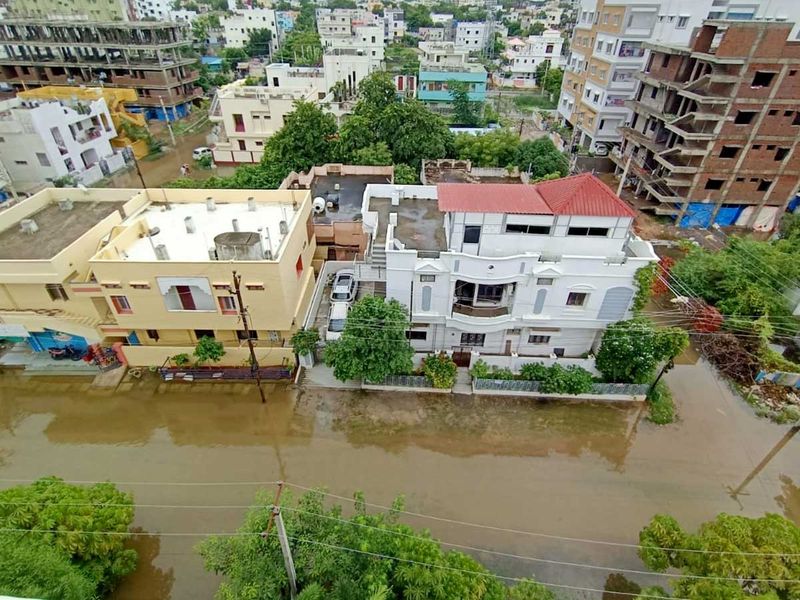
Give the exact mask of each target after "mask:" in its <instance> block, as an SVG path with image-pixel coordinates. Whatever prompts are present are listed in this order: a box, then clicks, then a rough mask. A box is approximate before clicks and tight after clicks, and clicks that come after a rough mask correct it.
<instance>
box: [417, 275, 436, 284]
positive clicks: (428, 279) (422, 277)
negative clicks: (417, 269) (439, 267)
mask: <svg viewBox="0 0 800 600" xmlns="http://www.w3.org/2000/svg"><path fill="white" fill-rule="evenodd" d="M419 280H420V282H422V283H433V282H434V281H436V275H420V276H419Z"/></svg>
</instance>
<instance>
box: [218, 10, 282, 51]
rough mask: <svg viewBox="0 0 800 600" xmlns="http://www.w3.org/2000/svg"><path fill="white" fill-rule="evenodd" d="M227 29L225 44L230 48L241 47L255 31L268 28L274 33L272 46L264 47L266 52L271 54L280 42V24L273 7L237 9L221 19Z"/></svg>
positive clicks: (271, 41)
mask: <svg viewBox="0 0 800 600" xmlns="http://www.w3.org/2000/svg"><path fill="white" fill-rule="evenodd" d="M220 21H221V24H222V26H223V28H224V29H225V46H226V47H228V48H241V47H243V46H244V45H245V44H246V43H247V40H249V39H250V34H251V33H252V32H253V31H257V30H260V29H268V30H269V31H270V32H271V33H272V39H271V40H270V47H269V48H265V49H264V54H267V53H268V52H269V54H270V55H271V54H272V53H273V52H275V50H276V48H277V44H278V26H277V21H276V18H275V11H274V10H272V9H271V8H248V9H245V10H236V11H234V13H233V14H232V15H230V16H228V17H224V18H222V19H220Z"/></svg>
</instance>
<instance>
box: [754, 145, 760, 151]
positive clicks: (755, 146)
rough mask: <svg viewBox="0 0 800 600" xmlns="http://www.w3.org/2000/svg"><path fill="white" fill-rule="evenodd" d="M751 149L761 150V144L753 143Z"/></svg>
mask: <svg viewBox="0 0 800 600" xmlns="http://www.w3.org/2000/svg"><path fill="white" fill-rule="evenodd" d="M753 150H761V144H753Z"/></svg>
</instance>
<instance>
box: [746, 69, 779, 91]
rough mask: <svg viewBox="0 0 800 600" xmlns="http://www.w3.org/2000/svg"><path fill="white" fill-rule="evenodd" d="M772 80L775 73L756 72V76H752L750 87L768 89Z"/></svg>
mask: <svg viewBox="0 0 800 600" xmlns="http://www.w3.org/2000/svg"><path fill="white" fill-rule="evenodd" d="M774 78H775V73H770V72H769V71H756V74H755V75H754V76H753V83H751V84H750V87H754V88H763V87H769V86H770V85H772V80H773V79H774Z"/></svg>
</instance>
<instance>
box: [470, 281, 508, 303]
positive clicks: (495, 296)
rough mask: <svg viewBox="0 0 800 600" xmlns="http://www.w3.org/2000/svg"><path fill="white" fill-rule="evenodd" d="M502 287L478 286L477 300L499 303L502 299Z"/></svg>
mask: <svg viewBox="0 0 800 600" xmlns="http://www.w3.org/2000/svg"><path fill="white" fill-rule="evenodd" d="M504 287H505V286H503V285H487V284H483V283H481V284H478V295H477V300H481V301H484V302H500V301H501V300H502V299H503V288H504Z"/></svg>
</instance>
